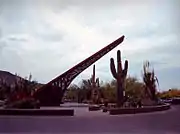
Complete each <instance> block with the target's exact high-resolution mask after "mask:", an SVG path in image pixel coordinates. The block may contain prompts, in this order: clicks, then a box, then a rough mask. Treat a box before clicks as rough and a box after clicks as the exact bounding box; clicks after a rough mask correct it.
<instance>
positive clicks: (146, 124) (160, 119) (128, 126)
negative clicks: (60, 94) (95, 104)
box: [0, 106, 180, 134]
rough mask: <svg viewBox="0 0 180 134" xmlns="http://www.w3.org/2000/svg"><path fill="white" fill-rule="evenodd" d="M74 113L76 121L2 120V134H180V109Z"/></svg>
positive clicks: (49, 118) (78, 110)
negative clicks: (133, 112)
mask: <svg viewBox="0 0 180 134" xmlns="http://www.w3.org/2000/svg"><path fill="white" fill-rule="evenodd" d="M65 108H70V107H66V106H65ZM74 109H75V116H74V117H58V116H53V117H52V116H19V117H18V116H0V133H13V134H15V133H17V134H19V133H74V134H75V133H79V134H81V133H82V134H84V133H87V134H91V133H93V134H95V133H96V134H97V133H99V134H106V133H108V134H112V133H119V134H134V133H135V134H179V133H180V106H172V109H170V110H167V111H162V112H154V113H144V114H136V115H115V116H114V115H108V113H103V112H102V111H91V112H89V111H88V108H87V107H74Z"/></svg>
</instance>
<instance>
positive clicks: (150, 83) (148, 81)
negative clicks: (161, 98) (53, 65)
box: [143, 61, 159, 101]
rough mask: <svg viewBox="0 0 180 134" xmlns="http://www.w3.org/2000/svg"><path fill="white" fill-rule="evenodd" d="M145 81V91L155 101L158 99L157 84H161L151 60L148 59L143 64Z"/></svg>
mask: <svg viewBox="0 0 180 134" xmlns="http://www.w3.org/2000/svg"><path fill="white" fill-rule="evenodd" d="M143 82H144V84H145V93H146V94H147V95H148V96H149V98H150V99H151V100H153V101H156V100H157V96H156V93H157V88H156V86H157V85H156V84H158V85H159V82H158V79H157V77H156V76H155V72H154V69H152V70H151V69H150V63H149V61H146V62H145V63H144V65H143Z"/></svg>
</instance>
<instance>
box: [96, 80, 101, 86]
mask: <svg viewBox="0 0 180 134" xmlns="http://www.w3.org/2000/svg"><path fill="white" fill-rule="evenodd" d="M96 85H97V87H100V86H99V78H97V79H96Z"/></svg>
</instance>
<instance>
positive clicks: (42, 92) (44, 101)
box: [34, 36, 124, 106]
mask: <svg viewBox="0 0 180 134" xmlns="http://www.w3.org/2000/svg"><path fill="white" fill-rule="evenodd" d="M123 40H124V36H122V37H120V38H118V39H117V40H115V41H114V42H112V43H111V44H109V45H107V46H106V47H104V48H103V49H101V50H100V51H98V52H96V53H95V54H93V55H92V56H90V57H89V58H87V59H85V60H84V61H82V62H80V63H79V64H77V65H75V66H74V67H72V68H71V69H69V70H68V71H66V72H65V73H63V74H61V75H60V76H58V77H56V78H55V79H53V80H52V81H50V82H48V83H47V84H45V85H44V86H42V87H41V88H39V89H38V90H37V91H36V92H35V94H34V97H35V98H36V99H38V100H39V101H40V104H41V106H57V105H58V106H59V105H60V103H61V100H62V97H63V95H64V93H65V91H66V90H67V87H68V86H69V85H70V83H71V82H72V81H73V79H74V78H75V77H76V76H78V75H79V74H80V73H81V72H82V71H84V70H85V69H86V68H88V67H89V66H90V65H92V64H93V63H94V62H96V61H97V60H99V59H100V58H101V57H103V56H104V55H105V54H107V53H108V52H109V51H111V50H112V49H114V48H115V47H116V46H118V45H119V44H120V43H122V42H123Z"/></svg>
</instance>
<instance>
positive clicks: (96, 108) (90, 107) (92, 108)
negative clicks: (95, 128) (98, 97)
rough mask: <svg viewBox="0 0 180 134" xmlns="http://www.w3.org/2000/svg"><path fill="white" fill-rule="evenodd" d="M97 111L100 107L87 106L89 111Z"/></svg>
mask: <svg viewBox="0 0 180 134" xmlns="http://www.w3.org/2000/svg"><path fill="white" fill-rule="evenodd" d="M98 110H100V106H97V105H90V106H89V111H98Z"/></svg>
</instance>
